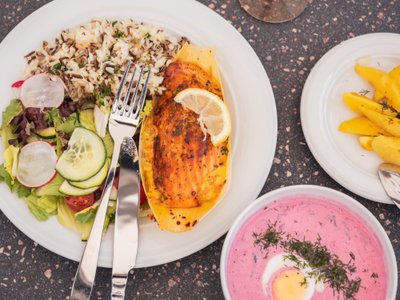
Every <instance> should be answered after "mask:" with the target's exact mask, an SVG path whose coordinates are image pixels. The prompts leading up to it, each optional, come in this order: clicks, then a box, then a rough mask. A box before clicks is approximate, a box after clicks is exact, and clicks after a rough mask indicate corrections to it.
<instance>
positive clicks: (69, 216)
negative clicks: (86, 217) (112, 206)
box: [57, 200, 93, 241]
mask: <svg viewBox="0 0 400 300" xmlns="http://www.w3.org/2000/svg"><path fill="white" fill-rule="evenodd" d="M57 220H58V222H60V223H61V224H62V225H64V226H65V227H67V228H70V229H73V230H76V231H78V232H80V234H81V239H82V240H83V241H86V240H87V239H88V237H89V234H90V230H91V229H92V226H93V219H92V220H91V221H90V222H89V221H88V222H87V223H84V224H82V223H80V222H78V221H77V220H75V217H74V212H73V211H72V210H71V209H70V208H69V207H68V205H67V204H66V203H65V201H64V200H62V201H59V202H58V205H57Z"/></svg>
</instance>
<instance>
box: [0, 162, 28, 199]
mask: <svg viewBox="0 0 400 300" xmlns="http://www.w3.org/2000/svg"><path fill="white" fill-rule="evenodd" d="M0 182H5V183H6V184H7V185H8V187H9V188H10V190H11V192H13V193H16V194H17V195H18V197H20V198H22V197H27V196H29V195H30V194H31V193H32V191H31V189H30V188H27V187H25V186H23V185H22V184H20V183H19V182H18V181H16V180H15V181H13V180H12V178H11V176H10V174H8V172H7V170H6V168H5V167H4V164H1V165H0Z"/></svg>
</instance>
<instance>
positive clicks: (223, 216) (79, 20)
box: [0, 0, 277, 267]
mask: <svg viewBox="0 0 400 300" xmlns="http://www.w3.org/2000/svg"><path fill="white" fill-rule="evenodd" d="M92 18H109V19H124V18H125V19H127V18H129V19H130V18H133V19H135V20H139V21H144V22H148V23H152V24H156V25H158V26H161V27H163V28H165V29H167V30H168V31H170V32H172V33H177V34H179V35H183V36H187V37H188V38H189V39H190V40H191V41H192V42H193V43H195V44H199V45H209V46H215V48H216V52H217V61H218V64H219V68H220V71H221V74H222V78H223V88H224V92H225V98H226V102H227V105H228V107H229V109H230V112H231V119H232V125H233V126H232V137H231V139H232V149H231V155H232V157H231V158H232V167H231V179H230V183H229V187H228V189H227V191H226V193H225V194H224V196H223V198H222V199H221V200H220V202H219V203H218V205H217V206H216V207H215V208H214V209H213V210H212V211H211V212H210V213H209V214H208V215H207V216H206V217H205V218H204V219H203V220H201V222H199V223H198V225H196V227H195V228H194V229H193V230H192V231H190V232H186V233H180V234H174V233H169V232H164V231H161V230H160V229H159V228H158V227H157V225H156V224H155V223H150V222H148V223H146V222H144V223H142V224H141V226H140V238H139V252H138V259H137V267H147V266H153V265H158V264H162V263H167V262H170V261H173V260H176V259H179V258H182V257H184V256H187V255H190V254H192V253H194V252H196V251H198V250H200V249H202V248H204V247H205V246H207V245H209V244H210V243H212V242H213V241H215V240H217V239H218V238H219V237H221V236H222V235H223V234H224V233H225V232H227V231H228V229H229V228H230V226H231V224H232V223H233V221H234V220H235V218H236V217H237V216H238V215H239V213H240V212H241V211H242V210H243V209H244V208H245V207H246V206H247V205H249V204H250V203H251V202H252V201H253V200H254V199H255V198H256V197H257V196H258V194H259V192H260V191H261V189H262V187H263V185H264V183H265V180H266V178H267V176H268V173H269V171H270V168H271V165H272V160H273V156H274V153H275V146H276V138H277V116H276V107H275V100H274V95H273V92H272V88H271V85H270V83H269V79H268V76H267V74H266V72H265V70H264V68H263V66H262V64H261V62H260V60H259V59H258V57H257V55H256V54H255V52H254V51H253V49H252V48H251V47H250V45H249V44H248V43H247V42H246V40H245V39H244V38H243V37H242V36H241V35H240V34H239V33H238V32H237V31H236V30H235V29H234V28H233V27H232V26H231V25H230V24H229V23H228V22H227V21H225V20H224V19H223V18H222V17H220V16H219V15H218V14H217V13H215V12H213V11H212V10H210V9H208V8H207V7H205V6H203V5H202V4H200V3H198V2H196V1H189V0H168V1H165V0H137V1H133V0H119V1H111V0H85V1H80V0H70V1H62V0H57V1H54V2H51V3H49V4H47V5H45V6H44V7H42V8H40V9H39V10H37V11H36V12H34V13H33V14H31V15H30V16H29V17H27V18H26V19H25V20H24V21H22V22H21V23H20V24H19V25H18V26H17V27H15V29H14V30H13V31H12V32H11V33H10V34H9V35H8V36H7V37H6V38H5V39H4V40H3V42H2V43H1V44H0V65H1V66H2V67H1V70H0V90H1V93H0V110H4V108H5V107H6V106H7V104H8V103H9V101H10V100H11V99H12V98H13V92H12V91H11V88H10V85H11V84H12V83H13V82H14V81H16V80H18V79H20V76H21V74H22V71H23V69H24V66H25V64H26V62H25V60H24V55H26V54H27V53H29V52H30V51H32V50H34V49H38V48H39V47H40V46H41V43H42V41H43V40H48V41H53V40H54V38H55V36H56V35H57V33H59V32H60V31H61V30H62V29H66V28H71V27H75V26H78V25H79V24H83V23H86V22H88V21H90V19H92ZM0 194H1V198H0V207H1V210H2V211H3V212H4V214H5V215H6V216H7V217H8V218H9V219H10V220H11V222H12V223H13V224H15V225H16V226H17V227H18V228H19V229H20V230H21V231H22V232H24V233H25V234H26V235H28V236H29V237H30V238H31V239H32V240H34V241H36V242H37V243H39V244H40V245H42V246H44V247H45V248H47V249H49V250H51V251H53V252H55V253H57V254H59V255H62V256H64V257H67V258H70V259H73V260H76V261H79V260H80V258H81V255H82V251H83V247H84V243H82V242H81V241H80V238H79V235H78V234H77V233H75V232H73V231H70V230H69V229H66V228H64V227H63V226H62V225H60V224H59V223H58V222H57V220H56V218H54V217H53V218H51V219H50V220H48V221H46V222H39V221H37V220H36V219H35V218H34V216H33V215H32V214H31V213H30V212H29V211H28V208H27V206H26V204H25V202H24V201H23V200H21V199H18V198H17V197H16V196H15V195H12V194H11V193H10V192H9V190H8V187H6V186H5V184H1V186H0ZM112 231H113V228H112V227H111V228H110V229H109V231H108V233H107V236H106V237H105V239H104V241H103V244H102V248H101V252H100V258H99V265H100V266H104V267H110V266H111V256H112V247H111V245H112Z"/></svg>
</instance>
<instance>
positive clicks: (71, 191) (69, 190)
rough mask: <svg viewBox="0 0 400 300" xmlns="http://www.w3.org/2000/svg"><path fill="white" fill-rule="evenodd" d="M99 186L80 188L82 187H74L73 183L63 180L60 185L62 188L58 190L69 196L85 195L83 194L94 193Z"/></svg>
mask: <svg viewBox="0 0 400 300" xmlns="http://www.w3.org/2000/svg"><path fill="white" fill-rule="evenodd" d="M98 188H99V187H98V186H94V187H91V188H88V189H80V188H77V187H74V186H73V185H70V183H69V182H68V181H66V180H65V181H64V182H63V184H62V185H61V186H60V188H59V189H58V191H59V192H60V193H63V194H64V195H68V196H83V195H87V194H91V193H93V192H94V191H95V190H97V189H98Z"/></svg>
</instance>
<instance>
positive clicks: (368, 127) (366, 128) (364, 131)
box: [339, 117, 389, 136]
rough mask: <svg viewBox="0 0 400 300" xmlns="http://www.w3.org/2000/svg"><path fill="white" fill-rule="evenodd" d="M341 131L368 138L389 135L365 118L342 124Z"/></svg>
mask: <svg viewBox="0 0 400 300" xmlns="http://www.w3.org/2000/svg"><path fill="white" fill-rule="evenodd" d="M339 130H340V131H341V132H346V133H351V134H360V135H367V136H378V135H380V134H383V135H389V134H388V133H387V132H386V131H385V130H383V129H381V128H380V127H379V126H377V125H375V123H373V122H371V121H370V120H369V119H367V118H365V117H358V118H354V119H351V120H348V121H344V122H342V123H341V124H340V126H339Z"/></svg>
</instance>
